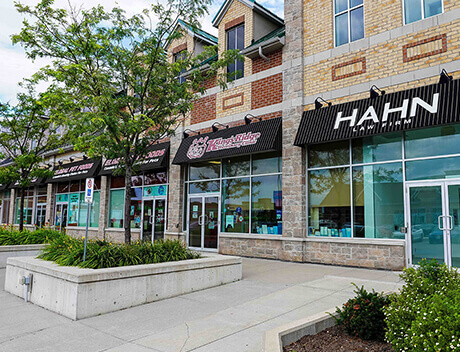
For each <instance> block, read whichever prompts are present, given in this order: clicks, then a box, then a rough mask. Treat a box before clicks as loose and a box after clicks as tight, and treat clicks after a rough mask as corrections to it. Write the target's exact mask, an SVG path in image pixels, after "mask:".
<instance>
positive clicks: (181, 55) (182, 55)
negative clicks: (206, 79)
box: [173, 50, 186, 83]
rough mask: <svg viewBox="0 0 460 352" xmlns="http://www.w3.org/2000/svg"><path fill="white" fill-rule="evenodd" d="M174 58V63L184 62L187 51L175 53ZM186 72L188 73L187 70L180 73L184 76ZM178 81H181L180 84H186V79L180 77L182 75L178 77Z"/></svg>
mask: <svg viewBox="0 0 460 352" xmlns="http://www.w3.org/2000/svg"><path fill="white" fill-rule="evenodd" d="M173 58H174V62H177V61H180V60H184V59H185V58H186V52H185V50H182V51H179V52H178V53H175V54H174V55H173ZM185 71H186V69H185V68H184V69H183V70H181V71H180V74H181V75H182V74H183V73H184V72H185ZM178 80H179V83H184V82H185V78H184V77H182V76H180V75H179V77H178Z"/></svg>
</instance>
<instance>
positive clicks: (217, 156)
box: [173, 118, 282, 251]
mask: <svg viewBox="0 0 460 352" xmlns="http://www.w3.org/2000/svg"><path fill="white" fill-rule="evenodd" d="M280 128H281V119H280V118H278V119H271V120H266V121H261V122H252V123H251V122H250V120H247V123H245V124H244V125H241V126H237V127H232V128H226V127H225V126H224V127H223V129H221V130H218V131H215V132H211V133H206V134H200V135H197V136H193V137H187V138H184V140H183V141H182V143H181V145H180V147H179V149H178V151H177V154H176V156H175V158H174V160H173V163H176V164H182V165H183V169H184V173H185V177H184V187H183V189H184V200H185V201H184V220H185V221H184V223H183V224H184V230H185V232H186V241H187V244H188V246H190V247H192V248H196V249H204V250H214V251H217V250H218V249H219V237H220V235H221V234H232V233H236V234H246V235H251V234H254V235H257V234H272V235H281V234H282V170H281V169H282V167H281V160H282V157H281V151H280V148H281V130H280Z"/></svg>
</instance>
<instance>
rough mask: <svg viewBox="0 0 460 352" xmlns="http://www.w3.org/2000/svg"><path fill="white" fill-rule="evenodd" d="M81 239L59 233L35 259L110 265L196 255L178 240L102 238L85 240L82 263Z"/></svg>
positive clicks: (70, 264) (82, 241) (117, 265)
mask: <svg viewBox="0 0 460 352" xmlns="http://www.w3.org/2000/svg"><path fill="white" fill-rule="evenodd" d="M83 252H84V240H83V239H77V238H72V237H70V236H63V237H61V238H57V239H56V240H55V241H53V242H51V243H50V244H49V246H47V247H46V248H44V249H43V250H42V253H41V254H40V255H39V258H41V259H44V260H50V261H53V262H55V263H56V264H59V265H65V266H79V267H82V268H92V269H100V268H112V267H119V266H127V265H140V264H153V263H162V262H171V261H178V260H185V259H196V258H199V257H200V255H199V254H198V253H196V252H193V251H191V250H190V249H188V248H186V247H185V246H184V244H183V243H182V242H180V241H171V240H166V241H161V240H160V241H156V242H155V243H154V244H152V243H150V242H137V243H134V244H131V245H128V244H112V243H109V242H106V241H100V240H95V241H94V240H89V241H88V244H87V249H86V261H85V262H83Z"/></svg>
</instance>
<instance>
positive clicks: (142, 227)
mask: <svg viewBox="0 0 460 352" xmlns="http://www.w3.org/2000/svg"><path fill="white" fill-rule="evenodd" d="M157 200H164V202H165V210H164V222H165V230H166V225H167V224H166V220H167V214H166V212H167V211H168V200H167V198H166V197H163V196H161V197H149V198H142V218H141V228H140V229H141V239H142V240H143V239H144V215H145V211H144V202H146V201H152V202H153V203H152V213H153V214H152V215H151V217H152V218H154V217H155V207H156V203H157ZM151 224H152V233H151V236H152V237H151V238H152V243H153V242H154V241H155V223H154V222H152V223H151ZM164 238H165V234H164V231H163V239H164Z"/></svg>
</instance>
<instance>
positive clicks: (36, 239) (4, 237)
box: [0, 227, 64, 246]
mask: <svg viewBox="0 0 460 352" xmlns="http://www.w3.org/2000/svg"><path fill="white" fill-rule="evenodd" d="M62 236H64V235H63V234H62V233H61V232H59V231H55V230H50V229H37V230H35V231H27V230H25V231H22V232H19V231H18V230H16V229H14V228H13V227H1V228H0V246H15V245H24V244H43V243H49V242H51V241H54V240H56V239H57V238H60V237H62Z"/></svg>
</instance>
